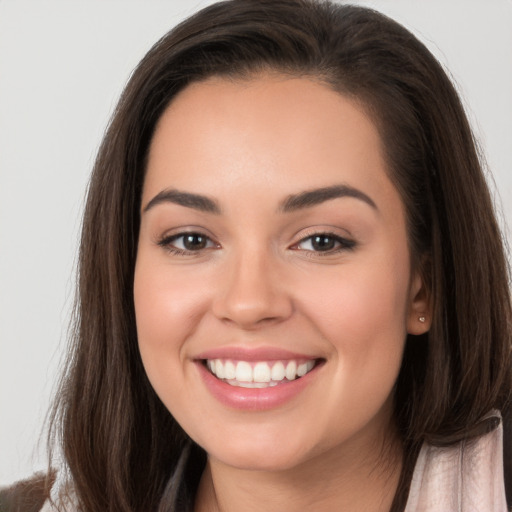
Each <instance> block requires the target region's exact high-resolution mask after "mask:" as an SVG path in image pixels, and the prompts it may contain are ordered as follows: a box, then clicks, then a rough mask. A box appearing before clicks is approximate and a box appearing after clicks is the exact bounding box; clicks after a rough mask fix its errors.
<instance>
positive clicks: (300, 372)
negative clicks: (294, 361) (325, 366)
mask: <svg viewBox="0 0 512 512" xmlns="http://www.w3.org/2000/svg"><path fill="white" fill-rule="evenodd" d="M306 373H308V365H307V364H306V363H302V364H299V366H297V377H302V376H304V375H306Z"/></svg>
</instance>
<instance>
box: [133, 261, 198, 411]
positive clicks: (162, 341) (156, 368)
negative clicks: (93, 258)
mask: <svg viewBox="0 0 512 512" xmlns="http://www.w3.org/2000/svg"><path fill="white" fill-rule="evenodd" d="M201 291H202V289H201V287H200V286H191V283H190V279H187V277H186V274H185V273H183V272H173V273H170V272H169V271H168V269H166V268H165V265H161V264H159V263H158V262H155V261H154V260H153V261H151V262H149V261H146V259H145V258H144V254H141V255H139V257H138V260H137V264H136V268H135V277H134V304H135V316H136V324H137V338H138V343H139V350H140V354H141V358H142V362H143V364H144V368H145V370H146V373H147V375H148V378H149V380H150V382H151V383H152V385H153V387H154V388H155V391H156V392H157V394H158V395H159V396H160V398H161V399H162V400H163V401H164V402H167V400H166V397H165V396H162V391H163V390H164V389H167V388H170V387H173V388H174V389H175V388H176V386H178V387H179V384H180V382H179V380H178V378H177V377H178V375H180V374H181V373H182V369H183V361H184V357H185V356H184V344H185V341H186V340H187V338H188V337H189V336H190V335H191V334H192V333H193V331H194V329H195V326H197V325H198V323H199V322H198V317H199V316H200V314H201V311H203V310H204V300H205V298H204V293H201Z"/></svg>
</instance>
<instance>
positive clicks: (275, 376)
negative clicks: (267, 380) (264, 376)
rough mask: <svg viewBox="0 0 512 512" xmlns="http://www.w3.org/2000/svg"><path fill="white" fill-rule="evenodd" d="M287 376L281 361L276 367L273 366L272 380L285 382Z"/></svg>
mask: <svg viewBox="0 0 512 512" xmlns="http://www.w3.org/2000/svg"><path fill="white" fill-rule="evenodd" d="M285 375H286V370H285V369H284V364H283V363H281V361H278V362H277V363H276V364H274V366H272V373H271V376H272V380H283V379H284V377H285Z"/></svg>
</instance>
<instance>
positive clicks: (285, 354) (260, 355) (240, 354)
mask: <svg viewBox="0 0 512 512" xmlns="http://www.w3.org/2000/svg"><path fill="white" fill-rule="evenodd" d="M318 358H319V356H318V355H315V356H314V355H308V354H301V353H298V352H291V351H289V350H285V349H281V348H277V347H255V348H248V347H237V346H228V347H219V348H212V349H209V350H205V351H204V352H201V353H199V354H198V355H197V356H195V357H194V359H196V360H204V359H233V360H237V361H282V360H289V359H318Z"/></svg>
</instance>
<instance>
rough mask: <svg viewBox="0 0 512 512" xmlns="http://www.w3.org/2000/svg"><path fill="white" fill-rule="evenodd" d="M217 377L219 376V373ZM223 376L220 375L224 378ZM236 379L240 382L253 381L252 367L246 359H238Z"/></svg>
mask: <svg viewBox="0 0 512 512" xmlns="http://www.w3.org/2000/svg"><path fill="white" fill-rule="evenodd" d="M217 377H219V376H218V375H217ZM222 378H223V377H219V379H222ZM235 379H236V380H237V381H238V382H252V367H251V365H250V364H249V363H247V362H245V361H238V363H237V365H236V374H235Z"/></svg>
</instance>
